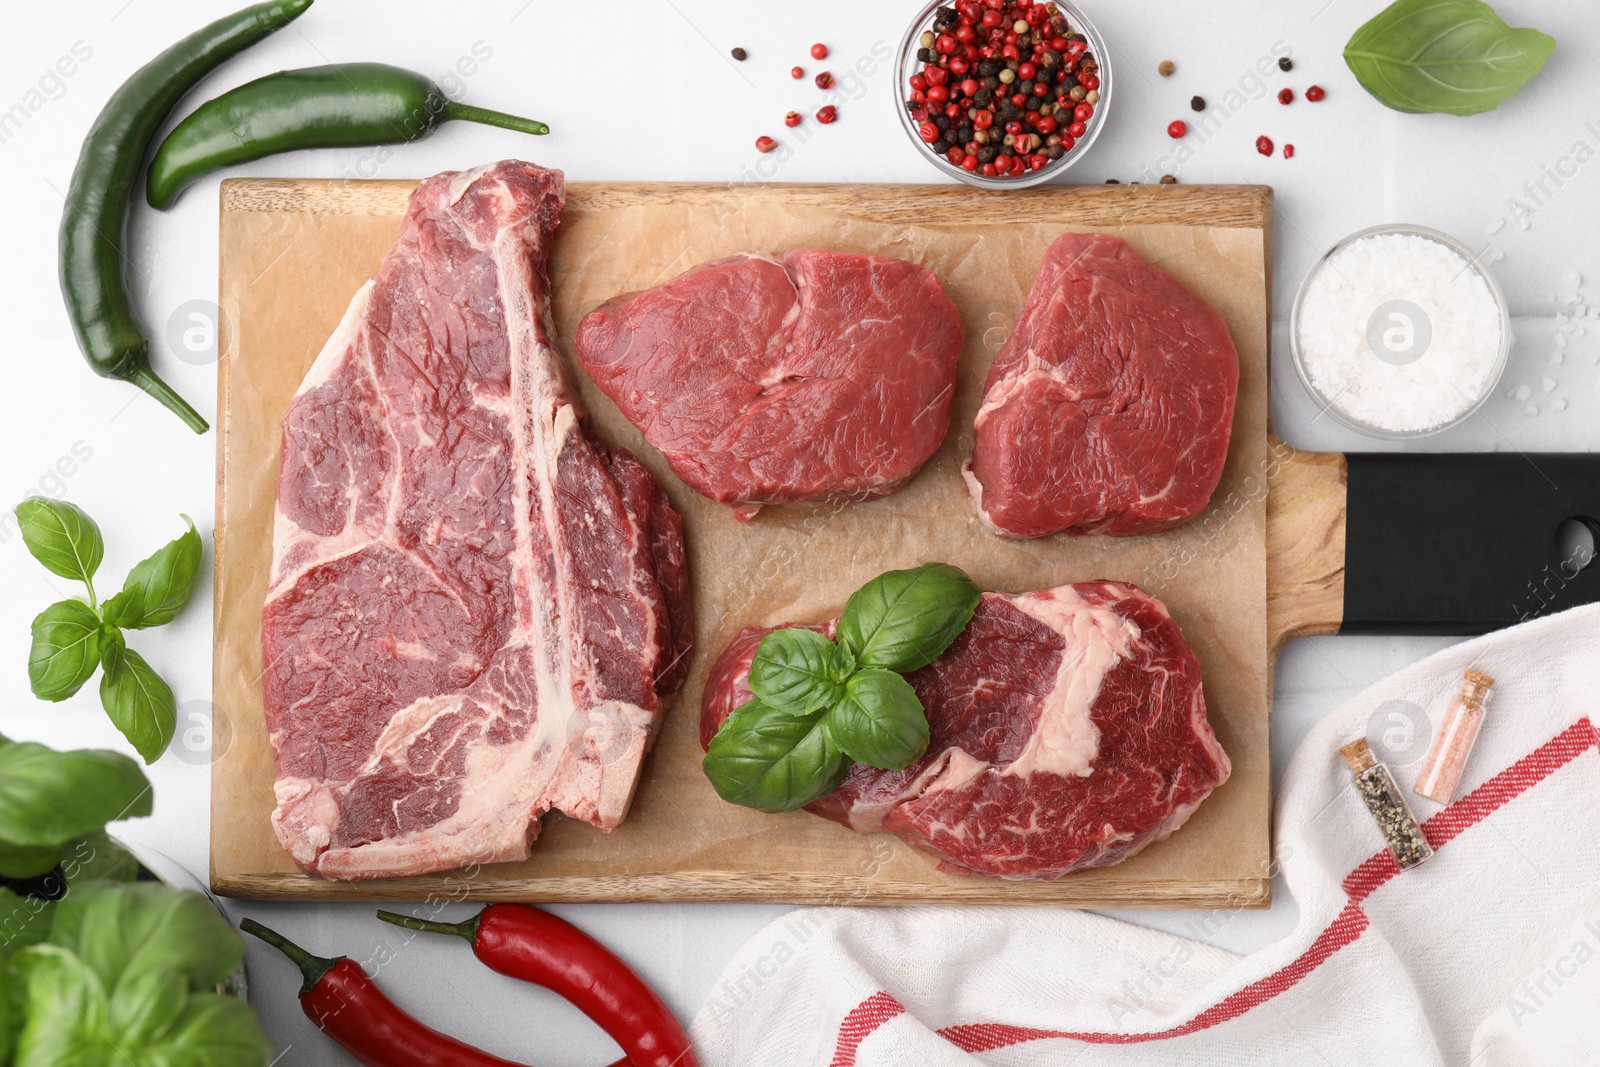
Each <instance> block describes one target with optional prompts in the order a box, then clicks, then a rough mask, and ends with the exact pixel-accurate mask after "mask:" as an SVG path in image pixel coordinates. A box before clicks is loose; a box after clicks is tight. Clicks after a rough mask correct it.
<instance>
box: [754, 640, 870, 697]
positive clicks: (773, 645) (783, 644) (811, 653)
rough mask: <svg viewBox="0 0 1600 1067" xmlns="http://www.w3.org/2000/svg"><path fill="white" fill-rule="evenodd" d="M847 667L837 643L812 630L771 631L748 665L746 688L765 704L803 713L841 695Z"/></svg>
mask: <svg viewBox="0 0 1600 1067" xmlns="http://www.w3.org/2000/svg"><path fill="white" fill-rule="evenodd" d="M849 676H850V667H849V664H848V663H847V661H846V660H845V657H844V654H843V653H842V652H840V651H839V646H838V645H836V644H834V643H833V642H832V641H829V640H828V639H827V638H826V637H824V636H822V635H821V634H819V633H817V632H816V631H815V630H806V629H802V628H799V627H795V628H793V629H788V630H774V631H773V632H772V633H770V634H768V635H767V636H765V637H763V638H762V639H761V644H760V645H759V646H757V648H756V655H755V659H754V660H753V661H752V662H751V664H750V691H751V692H752V693H754V694H755V695H756V696H758V697H760V698H761V700H762V702H763V703H765V704H767V705H768V706H769V707H774V708H779V709H781V710H783V711H790V712H794V713H795V714H797V715H804V714H806V713H808V712H813V711H817V710H819V709H821V708H826V707H830V706H831V705H833V704H835V703H837V702H838V701H839V699H840V698H841V697H843V696H844V685H843V682H844V679H845V678H848V677H849Z"/></svg>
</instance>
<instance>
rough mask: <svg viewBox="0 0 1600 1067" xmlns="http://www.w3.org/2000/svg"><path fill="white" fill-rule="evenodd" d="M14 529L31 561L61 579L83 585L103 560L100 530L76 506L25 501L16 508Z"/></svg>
mask: <svg viewBox="0 0 1600 1067" xmlns="http://www.w3.org/2000/svg"><path fill="white" fill-rule="evenodd" d="M17 525H18V526H19V527H20V528H21V530H22V541H23V543H24V544H26V545H27V546H28V551H29V552H31V553H33V558H34V559H36V560H38V561H39V562H40V563H43V564H44V565H45V566H46V567H47V568H49V569H50V571H51V572H52V573H54V574H59V575H60V576H61V577H63V578H71V579H73V580H74V581H78V582H83V583H84V584H85V585H87V584H89V582H90V581H91V580H92V579H93V578H94V572H95V571H96V570H98V569H99V567H100V561H101V560H102V559H103V558H105V554H106V546H105V541H104V540H102V539H101V537H100V527H98V526H96V525H95V522H94V520H93V519H91V518H90V517H89V516H88V515H86V514H85V513H84V511H83V509H82V508H80V507H78V506H77V505H76V504H69V503H67V502H66V501H65V500H46V499H45V498H44V497H41V496H35V497H29V498H28V499H27V500H24V501H23V502H22V503H20V504H18V505H17Z"/></svg>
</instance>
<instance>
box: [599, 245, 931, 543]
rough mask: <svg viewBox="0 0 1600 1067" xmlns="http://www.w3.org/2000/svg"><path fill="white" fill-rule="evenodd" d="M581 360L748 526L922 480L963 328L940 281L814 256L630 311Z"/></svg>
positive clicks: (602, 331)
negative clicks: (773, 509)
mask: <svg viewBox="0 0 1600 1067" xmlns="http://www.w3.org/2000/svg"><path fill="white" fill-rule="evenodd" d="M576 348H577V354H578V360H579V362H580V363H582V364H583V368H584V370H586V371H588V373H589V375H590V377H592V378H593V379H594V380H595V384H597V385H599V386H600V388H601V389H602V390H604V391H605V394H606V395H607V396H609V397H610V398H611V399H612V400H614V401H615V402H616V404H617V406H618V407H619V408H621V409H622V412H623V414H625V415H627V417H628V418H629V419H630V420H632V421H633V424H634V425H635V426H637V427H639V429H640V430H641V431H642V432H643V433H644V436H645V438H646V439H647V440H648V441H649V442H650V443H651V444H652V445H654V446H655V447H656V448H658V449H660V450H661V452H662V454H663V455H664V456H665V457H666V459H667V462H668V463H670V464H671V465H672V469H673V471H674V472H675V473H676V474H677V475H678V477H680V478H682V479H683V480H684V481H685V482H687V483H688V484H689V485H690V486H692V487H693V488H695V489H696V490H698V491H699V492H701V493H703V494H704V495H705V496H708V497H710V498H711V499H712V500H717V501H721V502H722V503H726V504H730V505H732V506H733V507H734V511H735V514H736V515H737V516H738V517H739V518H740V519H748V518H750V517H751V516H753V515H754V514H755V513H756V512H757V511H759V510H760V509H761V506H762V505H764V504H789V503H796V502H800V501H808V500H832V501H840V502H843V501H855V500H869V499H872V498H874V497H880V496H884V495H886V494H888V493H892V492H893V491H894V490H896V489H898V488H899V487H900V486H901V485H902V484H903V483H904V482H905V481H906V480H907V479H909V478H910V477H911V476H912V475H914V474H916V472H917V471H918V470H919V469H920V468H921V467H922V465H923V463H925V462H926V461H927V460H928V457H930V456H932V455H933V454H934V452H936V451H937V450H938V448H939V445H940V443H941V442H942V441H943V440H944V437H945V431H946V430H947V429H948V428H949V425H950V400H951V397H952V395H953V394H954V390H955V375H956V362H957V360H958V359H959V358H960V355H961V320H960V317H959V316H958V315H957V313H956V309H955V306H954V305H953V304H951V303H950V299H949V297H947V296H945V293H944V289H943V288H942V287H941V286H940V284H939V279H938V277H937V276H936V275H935V274H934V273H933V272H932V271H929V270H926V269H924V268H922V267H919V266H917V265H915V264H913V263H907V262H905V261H904V260H900V259H886V258H884V257H882V256H869V255H857V254H852V253H846V252H830V251H827V250H824V249H817V248H802V249H796V250H795V251H792V252H790V253H789V254H788V255H786V256H784V257H783V259H782V261H781V262H778V261H774V260H771V259H767V258H766V257H764V256H756V255H742V256H734V257H732V258H731V259H723V260H718V261H716V262H713V263H706V264H703V265H701V266H699V267H695V268H693V269H691V270H689V271H686V272H685V273H683V274H681V275H679V276H678V277H677V278H674V279H673V280H672V281H670V282H667V283H666V284H665V285H661V286H658V287H657V288H655V289H650V290H646V291H644V292H640V293H629V294H627V295H625V296H619V297H616V298H615V299H613V300H610V301H608V302H607V303H605V304H603V305H601V306H600V307H599V308H597V309H596V310H594V311H593V312H591V313H590V314H589V315H587V316H586V317H585V318H584V319H583V321H582V322H581V323H580V324H579V326H578V334H577V341H576Z"/></svg>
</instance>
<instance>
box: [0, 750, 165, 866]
mask: <svg viewBox="0 0 1600 1067" xmlns="http://www.w3.org/2000/svg"><path fill="white" fill-rule="evenodd" d="M149 814H150V782H149V780H148V779H146V778H145V776H144V772H143V771H141V770H139V765H138V764H137V763H135V762H134V761H133V760H131V759H129V758H128V757H127V756H124V755H123V754H122V753H120V752H108V751H106V750H104V749H78V750H75V751H71V752H57V751H55V750H54V749H50V748H46V747H45V746H43V745H36V744H34V743H33V742H31V741H21V742H14V743H11V744H7V745H0V841H5V842H7V843H9V844H13V845H40V846H49V845H53V846H55V848H56V850H57V855H58V857H59V855H60V848H61V845H62V844H63V843H64V842H67V841H70V840H72V839H73V838H76V837H79V836H81V835H83V834H88V833H92V832H94V831H96V830H99V829H102V828H103V827H104V826H105V825H106V823H108V822H115V821H116V820H118V819H131V818H135V817H138V816H143V815H149Z"/></svg>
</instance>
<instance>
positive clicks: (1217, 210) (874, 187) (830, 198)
mask: <svg viewBox="0 0 1600 1067" xmlns="http://www.w3.org/2000/svg"><path fill="white" fill-rule="evenodd" d="M418 180H420V179H395V178H389V179H381V180H379V179H359V180H358V179H347V178H228V179H225V180H224V181H223V182H222V184H221V188H220V191H219V196H220V197H221V202H222V212H223V214H225V215H226V214H230V213H239V212H243V213H250V212H289V211H316V212H323V213H329V214H396V213H400V212H402V211H404V209H405V205H406V201H407V199H408V198H409V196H410V194H411V190H412V189H413V188H415V186H416V183H417V181H418ZM755 189H759V190H761V192H762V193H763V194H767V195H770V194H771V193H773V192H774V191H776V192H781V193H782V194H783V195H784V196H785V197H787V198H789V199H791V200H793V201H794V202H796V203H798V204H821V205H826V206H829V207H838V206H839V204H840V201H841V198H840V195H839V193H840V190H841V189H845V190H848V191H849V196H848V197H846V198H844V200H845V202H847V203H851V205H852V206H851V207H850V208H847V209H846V213H847V214H852V215H857V216H860V217H866V218H872V219H875V220H878V221H884V222H926V221H927V219H928V213H929V210H930V207H931V206H933V205H936V204H937V203H938V202H939V201H944V200H949V201H950V202H952V203H956V202H959V203H960V204H962V205H965V206H968V207H970V206H972V204H973V203H975V200H974V197H975V196H976V197H984V196H985V194H983V193H974V192H973V190H972V189H971V188H969V187H968V186H965V185H960V184H953V183H943V184H917V183H905V182H884V183H840V182H833V183H823V182H813V183H798V182H589V181H576V182H570V183H569V184H568V186H567V193H568V198H569V200H577V199H581V200H583V201H585V202H587V203H589V204H591V205H593V206H596V207H627V206H632V205H637V204H641V203H646V204H674V203H681V204H695V203H704V202H706V201H707V200H709V199H713V198H717V197H725V196H727V195H728V194H730V193H732V194H735V195H737V194H738V193H740V192H741V191H744V190H755ZM1068 195H1071V196H1074V197H1085V196H1086V197H1088V198H1089V200H1090V203H1089V204H1087V205H1080V207H1079V216H1078V218H1077V219H1076V220H1075V221H1076V222H1078V223H1079V224H1081V225H1085V226H1112V225H1160V224H1162V223H1165V222H1171V223H1173V224H1179V223H1180V222H1181V224H1182V225H1185V226H1212V227H1219V228H1224V229H1257V228H1261V229H1264V230H1266V231H1267V241H1268V255H1269V258H1270V250H1271V231H1270V227H1271V217H1272V196H1273V192H1272V187H1271V186H1268V185H1066V184H1061V185H1042V186H1035V187H1034V188H1032V189H1017V190H1011V191H1006V192H1001V193H994V194H990V195H988V196H987V197H986V198H985V199H984V200H983V201H982V210H983V212H984V216H985V218H986V219H987V220H989V221H990V222H992V223H994V224H1004V223H1009V222H1028V221H1034V220H1035V215H1034V214H1033V211H1032V209H1031V208H1030V207H1029V205H1032V204H1035V203H1037V202H1038V201H1039V200H1044V199H1050V198H1052V197H1059V196H1068ZM1241 199H1242V200H1243V204H1241V203H1240V201H1241ZM1008 207H1009V208H1013V209H1015V210H1008ZM1269 267H1270V264H1269ZM1270 285H1271V278H1270V274H1269V277H1268V286H1269V288H1270ZM1269 296H1270V293H1269ZM1270 306H1271V305H1270V301H1269V304H1268V307H1269V308H1270ZM1269 336H1270V335H1269Z"/></svg>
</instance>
